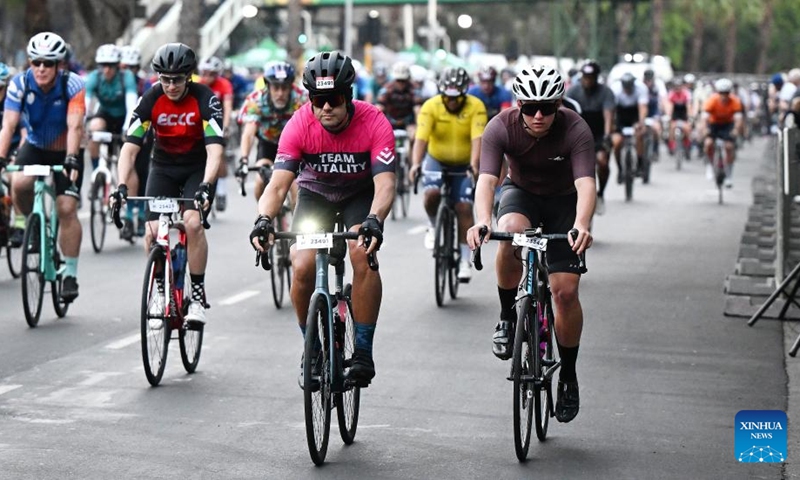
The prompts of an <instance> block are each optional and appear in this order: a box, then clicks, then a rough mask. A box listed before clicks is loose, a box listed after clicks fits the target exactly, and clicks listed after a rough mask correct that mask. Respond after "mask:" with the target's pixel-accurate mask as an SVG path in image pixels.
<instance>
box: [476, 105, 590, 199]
mask: <svg viewBox="0 0 800 480" xmlns="http://www.w3.org/2000/svg"><path fill="white" fill-rule="evenodd" d="M504 155H505V158H507V159H508V176H509V177H510V178H511V181H512V182H514V184H515V185H517V186H518V187H520V188H522V189H523V190H526V191H528V192H530V193H532V194H534V195H566V194H570V193H574V192H575V180H576V179H578V178H581V177H594V169H595V162H596V159H595V154H594V139H593V137H592V131H591V130H590V129H589V125H587V124H586V121H584V120H583V118H581V116H580V115H578V114H577V113H575V112H573V111H572V110H569V109H566V108H559V109H558V111H557V112H556V118H555V120H554V121H553V125H552V126H551V127H550V132H549V133H548V134H547V135H545V136H544V137H542V138H540V139H536V138H534V137H532V136H530V135H529V134H528V133H527V132H526V131H525V128H524V127H523V123H522V119H521V117H520V111H519V108H507V109H505V110H503V111H501V112H500V113H499V114H497V116H495V117H494V118H492V119H491V120H490V121H489V123H488V124H487V125H486V130H484V132H483V137H482V138H481V168H480V173H487V174H489V175H494V176H496V177H497V176H499V175H500V167H501V165H502V163H503V156H504Z"/></svg>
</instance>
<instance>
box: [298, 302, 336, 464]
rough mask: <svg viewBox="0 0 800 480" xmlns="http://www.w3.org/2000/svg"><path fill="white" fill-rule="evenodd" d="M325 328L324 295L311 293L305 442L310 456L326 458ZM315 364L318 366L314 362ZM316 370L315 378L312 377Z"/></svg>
mask: <svg viewBox="0 0 800 480" xmlns="http://www.w3.org/2000/svg"><path fill="white" fill-rule="evenodd" d="M329 333H330V332H329V330H328V303H327V300H326V298H325V297H324V296H323V295H314V296H313V297H312V298H311V304H310V306H309V310H308V318H307V320H306V337H305V349H304V351H303V400H304V404H305V419H306V442H307V443H308V453H309V454H310V455H311V460H312V461H313V462H314V463H315V464H316V465H322V464H323V463H324V462H325V455H326V454H327V452H328V439H329V437H330V432H331V377H330V375H331V365H330V352H329V351H328V345H329V343H328V342H329ZM315 365H316V366H318V368H317V369H315V368H314V366H315ZM314 370H318V372H319V376H318V378H315V377H314Z"/></svg>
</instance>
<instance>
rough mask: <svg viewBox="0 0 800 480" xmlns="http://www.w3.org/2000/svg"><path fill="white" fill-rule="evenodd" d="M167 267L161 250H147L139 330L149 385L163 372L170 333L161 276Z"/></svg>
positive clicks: (159, 378) (155, 382)
mask: <svg viewBox="0 0 800 480" xmlns="http://www.w3.org/2000/svg"><path fill="white" fill-rule="evenodd" d="M166 268H167V265H166V257H165V255H164V250H162V249H161V248H153V249H152V250H150V255H149V256H148V258H147V268H146V269H145V273H144V285H143V286H142V313H141V323H142V325H141V331H142V362H143V364H144V374H145V376H146V377H147V381H148V382H150V385H152V386H156V385H158V384H159V382H161V377H162V376H163V375H164V367H165V366H166V365H167V352H168V351H169V339H170V335H171V333H170V319H168V318H166V313H167V300H166V295H165V293H164V288H165V287H164V284H163V283H162V282H163V280H160V279H163V278H164V270H165V269H166ZM159 284H160V286H159Z"/></svg>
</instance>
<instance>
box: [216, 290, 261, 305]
mask: <svg viewBox="0 0 800 480" xmlns="http://www.w3.org/2000/svg"><path fill="white" fill-rule="evenodd" d="M259 293H261V292H259V291H258V290H245V291H244V292H242V293H237V294H236V295H234V296H232V297H228V298H226V299H225V300H222V301H221V302H219V304H220V305H233V304H234V303H239V302H242V301H244V300H247V299H248V298H250V297H255V296H256V295H258V294H259Z"/></svg>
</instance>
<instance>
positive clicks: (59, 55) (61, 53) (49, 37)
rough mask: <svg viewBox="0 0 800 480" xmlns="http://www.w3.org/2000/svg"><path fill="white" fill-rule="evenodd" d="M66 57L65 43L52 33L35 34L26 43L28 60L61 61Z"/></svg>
mask: <svg viewBox="0 0 800 480" xmlns="http://www.w3.org/2000/svg"><path fill="white" fill-rule="evenodd" d="M66 56H67V42H65V41H64V39H63V38H61V37H60V36H59V35H57V34H55V33H53V32H42V33H37V34H36V35H34V36H33V37H31V39H30V41H29V42H28V58H30V59H31V60H54V61H61V60H64V57H66Z"/></svg>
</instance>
